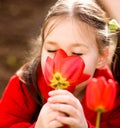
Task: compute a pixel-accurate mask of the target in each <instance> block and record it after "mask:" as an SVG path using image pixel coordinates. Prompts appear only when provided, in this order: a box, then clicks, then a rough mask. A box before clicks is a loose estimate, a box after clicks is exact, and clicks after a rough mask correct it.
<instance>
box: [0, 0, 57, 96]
mask: <svg viewBox="0 0 120 128" xmlns="http://www.w3.org/2000/svg"><path fill="white" fill-rule="evenodd" d="M55 1H56V0H0V97H1V96H2V92H3V90H4V89H5V87H6V85H7V83H8V80H9V78H10V77H11V76H12V75H13V74H14V73H15V72H16V71H17V69H19V67H20V66H21V65H23V64H24V63H25V61H24V60H25V57H26V53H27V51H29V42H30V40H31V39H36V37H37V35H38V34H39V32H40V28H41V24H42V22H43V19H44V18H45V15H46V14H47V11H48V9H49V8H50V6H51V5H53V3H54V2H55Z"/></svg>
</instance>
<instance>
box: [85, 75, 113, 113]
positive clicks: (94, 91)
mask: <svg viewBox="0 0 120 128" xmlns="http://www.w3.org/2000/svg"><path fill="white" fill-rule="evenodd" d="M111 97H112V98H111ZM115 97H116V82H115V81H114V80H112V79H109V80H106V79H105V78H104V77H103V76H101V77H98V78H92V79H91V81H90V82H89V83H88V85H87V88H86V103H87V106H88V108H90V109H91V110H94V111H98V110H99V109H101V110H102V111H103V112H105V111H109V110H111V109H112V108H113V105H114V101H115Z"/></svg>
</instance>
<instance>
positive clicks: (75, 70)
mask: <svg viewBox="0 0 120 128" xmlns="http://www.w3.org/2000/svg"><path fill="white" fill-rule="evenodd" d="M84 66H85V65H84V63H83V60H82V59H80V57H78V56H69V57H67V58H65V59H64V62H63V66H62V67H61V72H62V74H63V77H65V78H67V79H68V80H69V81H70V83H71V84H72V83H76V82H77V81H79V78H80V76H81V75H82V73H83V69H84Z"/></svg>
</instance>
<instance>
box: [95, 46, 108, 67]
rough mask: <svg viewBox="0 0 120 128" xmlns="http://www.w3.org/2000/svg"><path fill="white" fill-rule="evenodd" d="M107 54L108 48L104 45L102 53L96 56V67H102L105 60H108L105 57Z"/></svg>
mask: <svg viewBox="0 0 120 128" xmlns="http://www.w3.org/2000/svg"><path fill="white" fill-rule="evenodd" d="M108 55H109V48H108V47H106V48H105V49H104V53H103V54H102V55H100V57H99V58H98V62H97V66H96V68H97V69H100V68H103V67H104V66H105V65H106V63H107V60H108V59H107V58H108Z"/></svg>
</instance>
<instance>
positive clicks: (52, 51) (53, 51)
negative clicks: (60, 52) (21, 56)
mask: <svg viewBox="0 0 120 128" xmlns="http://www.w3.org/2000/svg"><path fill="white" fill-rule="evenodd" d="M56 51H57V50H47V52H50V53H55V52H56Z"/></svg>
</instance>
